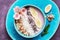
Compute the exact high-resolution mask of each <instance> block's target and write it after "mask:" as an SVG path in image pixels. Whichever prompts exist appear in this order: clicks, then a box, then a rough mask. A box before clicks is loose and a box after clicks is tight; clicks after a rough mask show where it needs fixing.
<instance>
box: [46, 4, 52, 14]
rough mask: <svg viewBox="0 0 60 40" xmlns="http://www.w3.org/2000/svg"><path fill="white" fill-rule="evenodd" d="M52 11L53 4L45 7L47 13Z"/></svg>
mask: <svg viewBox="0 0 60 40" xmlns="http://www.w3.org/2000/svg"><path fill="white" fill-rule="evenodd" d="M51 9H52V5H51V4H48V5H47V6H46V7H45V13H48V12H49V11H50V10H51Z"/></svg>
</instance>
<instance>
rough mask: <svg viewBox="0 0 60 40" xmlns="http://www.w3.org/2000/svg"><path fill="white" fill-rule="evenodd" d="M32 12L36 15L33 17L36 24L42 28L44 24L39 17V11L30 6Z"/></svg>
mask: <svg viewBox="0 0 60 40" xmlns="http://www.w3.org/2000/svg"><path fill="white" fill-rule="evenodd" d="M30 12H31V14H32V16H33V17H34V18H33V19H34V21H35V24H36V26H37V27H38V28H41V25H42V24H41V21H40V19H39V17H38V12H37V11H36V10H35V9H34V8H30Z"/></svg>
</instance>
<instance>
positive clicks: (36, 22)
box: [35, 18, 42, 28]
mask: <svg viewBox="0 0 60 40" xmlns="http://www.w3.org/2000/svg"><path fill="white" fill-rule="evenodd" d="M35 24H36V25H37V27H38V28H41V27H42V24H41V21H40V19H38V18H37V19H35Z"/></svg>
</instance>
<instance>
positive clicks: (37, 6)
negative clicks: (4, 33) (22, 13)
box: [13, 4, 46, 38]
mask: <svg viewBox="0 0 60 40" xmlns="http://www.w3.org/2000/svg"><path fill="white" fill-rule="evenodd" d="M25 6H33V7H36V8H37V9H39V11H40V12H41V14H42V15H43V18H44V24H43V27H42V29H41V31H40V32H38V33H37V34H36V35H33V36H24V35H23V34H22V33H21V32H20V31H18V29H17V27H16V24H15V20H14V21H13V22H14V28H15V30H16V31H17V33H18V34H19V35H20V36H22V37H24V38H34V37H36V36H38V35H39V34H41V32H42V31H43V30H44V28H45V25H46V16H45V13H44V12H43V11H42V9H41V8H40V7H38V6H35V5H31V4H27V5H24V6H22V8H24V7H25Z"/></svg>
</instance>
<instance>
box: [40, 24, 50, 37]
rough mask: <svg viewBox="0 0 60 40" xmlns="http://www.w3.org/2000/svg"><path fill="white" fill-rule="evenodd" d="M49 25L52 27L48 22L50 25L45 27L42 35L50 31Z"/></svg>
mask: <svg viewBox="0 0 60 40" xmlns="http://www.w3.org/2000/svg"><path fill="white" fill-rule="evenodd" d="M49 27H50V24H48V25H47V26H46V27H45V29H44V30H43V32H42V34H41V36H44V35H46V34H47V33H48V29H49Z"/></svg>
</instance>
